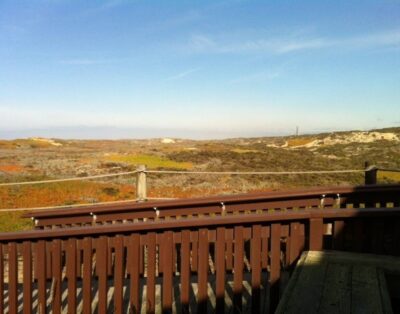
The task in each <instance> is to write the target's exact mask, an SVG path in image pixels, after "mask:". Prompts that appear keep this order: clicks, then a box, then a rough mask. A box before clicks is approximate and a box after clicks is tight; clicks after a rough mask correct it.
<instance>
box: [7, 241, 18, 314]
mask: <svg viewBox="0 0 400 314" xmlns="http://www.w3.org/2000/svg"><path fill="white" fill-rule="evenodd" d="M17 267H18V264H17V244H16V243H15V242H11V243H9V244H8V306H9V311H8V312H9V313H10V314H16V313H17V312H18V268H17Z"/></svg>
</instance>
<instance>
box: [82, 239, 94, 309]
mask: <svg viewBox="0 0 400 314" xmlns="http://www.w3.org/2000/svg"><path fill="white" fill-rule="evenodd" d="M82 245H83V282H82V285H83V287H82V289H83V292H82V296H83V301H82V302H83V313H85V314H90V313H92V271H93V270H92V260H93V258H92V252H93V251H92V239H91V238H89V237H88V238H85V239H83V243H82Z"/></svg>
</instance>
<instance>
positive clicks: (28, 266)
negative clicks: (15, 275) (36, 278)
mask: <svg viewBox="0 0 400 314" xmlns="http://www.w3.org/2000/svg"><path fill="white" fill-rule="evenodd" d="M0 258H1V257H0ZM22 260H23V266H22V267H23V301H24V307H23V308H24V314H29V313H32V251H31V243H30V242H29V241H24V242H23V244H22Z"/></svg>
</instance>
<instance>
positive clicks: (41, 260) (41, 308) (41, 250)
mask: <svg viewBox="0 0 400 314" xmlns="http://www.w3.org/2000/svg"><path fill="white" fill-rule="evenodd" d="M36 256H37V258H36V261H37V267H36V269H37V277H38V290H39V291H38V313H40V314H44V313H46V312H47V309H46V301H47V297H46V242H45V241H44V240H39V241H38V242H37V243H36Z"/></svg>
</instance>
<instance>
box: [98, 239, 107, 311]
mask: <svg viewBox="0 0 400 314" xmlns="http://www.w3.org/2000/svg"><path fill="white" fill-rule="evenodd" d="M107 253H108V239H107V237H105V236H101V237H100V238H99V239H98V240H97V243H96V268H97V271H98V290H99V294H98V306H97V307H98V313H99V314H106V313H107V290H108V287H107V279H108V275H107V261H108V260H107Z"/></svg>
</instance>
